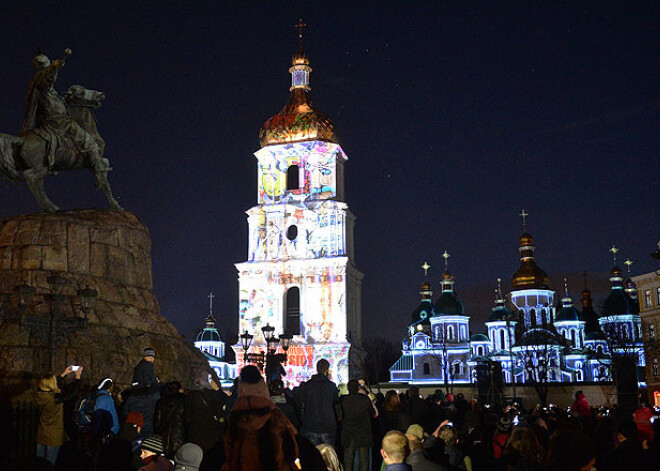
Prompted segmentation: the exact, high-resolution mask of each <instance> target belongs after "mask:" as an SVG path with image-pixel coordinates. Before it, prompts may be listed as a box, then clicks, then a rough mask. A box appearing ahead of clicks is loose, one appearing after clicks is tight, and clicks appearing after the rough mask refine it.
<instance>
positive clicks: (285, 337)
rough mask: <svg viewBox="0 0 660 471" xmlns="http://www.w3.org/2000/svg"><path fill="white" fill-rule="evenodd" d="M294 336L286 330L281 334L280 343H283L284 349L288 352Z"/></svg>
mask: <svg viewBox="0 0 660 471" xmlns="http://www.w3.org/2000/svg"><path fill="white" fill-rule="evenodd" d="M292 338H293V335H291V334H289V333H286V332H284V333H283V334H280V345H282V350H284V352H285V353H286V352H287V351H288V350H289V347H290V346H291V339H292Z"/></svg>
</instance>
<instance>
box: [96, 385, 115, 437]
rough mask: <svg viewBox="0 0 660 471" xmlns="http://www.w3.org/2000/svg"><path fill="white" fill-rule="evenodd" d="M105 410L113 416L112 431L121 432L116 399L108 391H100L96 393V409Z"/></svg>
mask: <svg viewBox="0 0 660 471" xmlns="http://www.w3.org/2000/svg"><path fill="white" fill-rule="evenodd" d="M97 410H105V411H108V412H109V413H110V416H111V417H112V427H111V429H110V430H112V433H114V434H115V435H116V434H117V433H119V417H117V409H116V408H115V401H114V400H113V399H112V396H111V395H110V393H109V392H108V391H103V390H101V391H99V392H98V394H97V395H96V405H95V407H94V411H97Z"/></svg>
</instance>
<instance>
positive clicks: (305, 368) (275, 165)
mask: <svg viewBox="0 0 660 471" xmlns="http://www.w3.org/2000/svg"><path fill="white" fill-rule="evenodd" d="M303 26H304V24H303V23H302V21H301V22H300V23H299V24H298V26H297V28H298V29H299V32H298V49H297V51H296V53H295V54H294V55H293V58H292V63H291V68H290V69H289V72H290V73H291V87H290V89H289V93H290V95H289V101H288V103H287V104H286V105H285V106H284V108H283V109H282V110H281V111H280V112H279V113H277V114H275V115H274V116H272V117H271V118H270V119H269V120H268V121H266V123H265V124H264V125H263V127H262V128H261V131H260V133H259V139H260V143H261V149H259V150H258V151H257V152H255V154H254V155H255V157H256V158H257V205H256V206H253V207H252V208H250V209H249V210H248V211H247V215H248V218H247V219H248V254H247V260H246V261H245V262H242V263H237V264H236V269H237V270H238V282H239V332H240V333H243V332H244V331H248V332H249V333H251V334H253V335H254V336H255V341H254V342H253V347H252V348H251V349H254V350H255V351H256V350H260V349H261V350H262V349H263V347H264V345H265V342H264V339H263V335H262V332H261V328H262V327H263V326H265V325H266V324H270V325H271V326H273V327H275V329H276V333H280V332H286V333H288V334H292V335H293V340H292V342H291V345H292V347H290V349H289V351H288V356H289V361H288V362H287V364H286V365H284V367H285V369H286V371H287V376H286V377H285V378H284V380H285V381H288V382H289V383H291V384H298V383H300V382H301V381H304V380H306V379H308V378H309V377H310V376H311V375H312V374H314V373H315V372H316V371H315V368H316V362H317V361H318V360H320V359H321V358H325V359H327V360H328V361H329V362H330V374H331V379H332V380H333V381H335V382H336V383H340V382H346V381H348V354H349V349H350V346H351V343H355V342H358V343H359V342H360V340H361V334H362V332H361V331H362V328H361V325H362V316H361V289H362V277H363V274H362V273H361V272H360V271H359V270H357V268H356V267H355V263H354V251H353V227H354V222H355V217H354V216H353V214H352V213H351V211H350V210H349V208H348V205H347V204H346V202H345V194H344V164H345V163H346V161H347V160H348V157H347V156H346V154H345V153H344V151H343V149H342V148H341V147H340V146H339V144H337V142H336V139H335V133H334V125H333V123H332V121H331V120H330V118H329V117H328V116H327V115H326V114H324V113H323V112H321V111H320V110H318V109H317V108H316V107H314V105H313V104H312V101H311V99H310V91H311V88H310V86H309V77H310V74H311V72H312V69H311V67H310V66H309V59H308V57H307V54H306V53H305V51H304V49H303V44H302V27H303ZM237 360H238V361H239V362H240V361H242V360H243V352H242V349H241V348H237ZM239 366H241V365H240V364H239Z"/></svg>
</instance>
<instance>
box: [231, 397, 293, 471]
mask: <svg viewBox="0 0 660 471" xmlns="http://www.w3.org/2000/svg"><path fill="white" fill-rule="evenodd" d="M295 437H296V429H295V428H294V427H293V425H291V422H289V419H287V418H286V416H285V415H284V414H283V413H282V412H281V411H280V410H279V409H278V408H277V407H275V404H273V402H272V401H271V400H270V399H269V398H266V397H261V396H239V398H238V399H237V400H236V403H235V404H234V407H233V408H232V411H231V414H230V415H229V421H228V422H227V432H226V433H225V452H226V453H227V460H226V461H225V464H224V466H223V467H222V469H223V471H254V470H261V469H271V470H276V471H289V470H297V469H298V468H296V466H295V464H294V462H295V460H296V458H298V443H297V442H296V438H295ZM262 462H263V466H262Z"/></svg>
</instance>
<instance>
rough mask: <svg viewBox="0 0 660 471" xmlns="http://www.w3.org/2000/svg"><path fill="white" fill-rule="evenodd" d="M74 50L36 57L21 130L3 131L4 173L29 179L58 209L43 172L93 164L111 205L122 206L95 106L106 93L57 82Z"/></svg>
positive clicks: (49, 207) (47, 204)
mask: <svg viewBox="0 0 660 471" xmlns="http://www.w3.org/2000/svg"><path fill="white" fill-rule="evenodd" d="M69 55H71V50H69V49H67V50H66V51H65V54H64V58H63V59H58V60H54V61H52V62H51V61H50V60H49V59H48V57H47V56H46V55H45V54H41V53H40V54H37V56H35V57H34V59H33V61H32V64H33V66H34V69H35V73H34V77H33V78H32V81H31V82H30V86H29V88H28V91H27V94H26V97H25V104H26V110H25V116H24V119H23V125H22V127H21V132H20V136H19V137H18V138H16V137H14V136H8V135H6V134H0V176H2V177H3V178H5V180H8V181H20V180H23V179H24V180H25V182H26V183H27V184H28V186H29V187H30V190H31V191H32V193H33V194H34V196H35V198H36V199H37V202H38V203H39V205H40V206H41V207H42V208H44V209H45V210H46V211H50V212H52V211H56V210H57V209H58V208H57V206H55V204H53V203H52V202H51V201H50V200H49V199H48V197H47V196H46V193H45V191H44V188H43V177H44V176H46V175H47V174H56V173H57V171H59V170H71V169H82V168H88V169H90V170H91V171H92V172H93V173H94V175H95V177H96V185H97V187H98V188H100V189H101V190H102V191H103V192H104V193H105V195H106V197H107V198H108V201H109V202H110V205H111V206H112V207H113V208H114V209H121V207H120V206H119V203H118V202H117V201H116V200H115V198H114V197H113V196H112V190H111V188H110V184H109V183H108V178H107V175H108V172H109V171H110V170H112V169H111V167H110V163H109V161H108V159H106V158H104V157H103V155H102V154H103V150H104V147H105V144H104V142H103V139H101V136H100V135H99V134H98V131H97V129H96V120H95V119H94V115H93V114H92V112H91V110H92V109H93V108H98V107H99V106H100V105H101V100H103V99H104V98H105V96H104V95H103V93H101V92H96V91H92V90H86V89H84V88H83V87H81V86H80V85H74V86H72V87H71V88H69V90H68V91H67V93H66V94H65V96H64V97H62V96H61V95H60V94H58V93H57V91H56V90H55V88H54V85H55V81H56V80H57V75H58V72H59V70H60V69H61V68H62V67H64V65H65V63H66V59H67V57H68V56H69ZM20 171H22V176H21V175H20Z"/></svg>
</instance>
